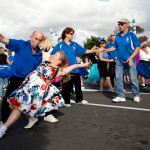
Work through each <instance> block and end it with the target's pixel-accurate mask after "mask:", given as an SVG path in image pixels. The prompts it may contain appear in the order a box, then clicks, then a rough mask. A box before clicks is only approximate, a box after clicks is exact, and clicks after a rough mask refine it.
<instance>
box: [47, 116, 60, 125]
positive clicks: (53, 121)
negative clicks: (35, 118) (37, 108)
mask: <svg viewBox="0 0 150 150" xmlns="http://www.w3.org/2000/svg"><path fill="white" fill-rule="evenodd" d="M44 121H48V122H51V123H57V122H58V119H56V118H55V117H54V116H53V115H48V116H47V117H44Z"/></svg>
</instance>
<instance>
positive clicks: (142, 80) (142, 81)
mask: <svg viewBox="0 0 150 150" xmlns="http://www.w3.org/2000/svg"><path fill="white" fill-rule="evenodd" d="M140 79H141V85H143V86H145V77H144V76H142V75H141V78H140Z"/></svg>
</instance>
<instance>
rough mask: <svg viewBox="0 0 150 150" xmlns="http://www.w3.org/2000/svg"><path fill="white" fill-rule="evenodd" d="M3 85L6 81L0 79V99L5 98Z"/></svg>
mask: <svg viewBox="0 0 150 150" xmlns="http://www.w3.org/2000/svg"><path fill="white" fill-rule="evenodd" d="M3 85H4V79H3V78H0V98H2V97H3Z"/></svg>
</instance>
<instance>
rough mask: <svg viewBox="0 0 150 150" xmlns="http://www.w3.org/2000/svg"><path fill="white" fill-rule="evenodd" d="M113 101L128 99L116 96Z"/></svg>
mask: <svg viewBox="0 0 150 150" xmlns="http://www.w3.org/2000/svg"><path fill="white" fill-rule="evenodd" d="M112 101H113V102H116V103H118V102H125V101H126V99H125V98H122V97H115V98H114V99H112Z"/></svg>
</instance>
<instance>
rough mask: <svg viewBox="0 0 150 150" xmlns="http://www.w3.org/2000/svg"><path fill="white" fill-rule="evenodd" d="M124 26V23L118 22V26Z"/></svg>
mask: <svg viewBox="0 0 150 150" xmlns="http://www.w3.org/2000/svg"><path fill="white" fill-rule="evenodd" d="M124 24H126V23H123V22H120V23H118V26H123V25H124Z"/></svg>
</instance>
